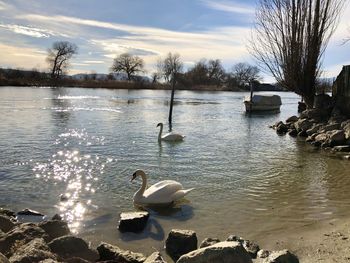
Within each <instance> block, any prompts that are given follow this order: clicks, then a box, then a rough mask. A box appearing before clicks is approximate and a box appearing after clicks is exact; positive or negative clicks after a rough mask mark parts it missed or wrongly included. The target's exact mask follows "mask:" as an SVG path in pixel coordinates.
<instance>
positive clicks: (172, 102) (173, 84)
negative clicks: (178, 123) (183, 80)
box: [169, 73, 175, 127]
mask: <svg viewBox="0 0 350 263" xmlns="http://www.w3.org/2000/svg"><path fill="white" fill-rule="evenodd" d="M171 86H172V89H171V98H170V109H169V125H170V127H171V122H172V117H173V105H174V94H175V74H174V73H173V78H172V84H171Z"/></svg>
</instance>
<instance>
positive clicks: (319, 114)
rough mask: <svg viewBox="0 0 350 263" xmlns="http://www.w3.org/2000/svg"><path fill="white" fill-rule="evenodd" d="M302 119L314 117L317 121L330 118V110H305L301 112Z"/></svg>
mask: <svg viewBox="0 0 350 263" xmlns="http://www.w3.org/2000/svg"><path fill="white" fill-rule="evenodd" d="M300 118H301V119H313V120H316V121H322V120H326V119H327V118H328V112H327V110H324V109H310V110H305V111H303V112H302V113H301V114H300Z"/></svg>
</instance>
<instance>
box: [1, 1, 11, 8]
mask: <svg viewBox="0 0 350 263" xmlns="http://www.w3.org/2000/svg"><path fill="white" fill-rule="evenodd" d="M9 7H10V6H9V5H8V4H6V3H4V2H3V1H0V10H6V9H9Z"/></svg>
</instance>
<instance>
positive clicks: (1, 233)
mask: <svg viewBox="0 0 350 263" xmlns="http://www.w3.org/2000/svg"><path fill="white" fill-rule="evenodd" d="M4 235H5V232H3V231H2V230H1V229H0V238H2V237H3V236H4Z"/></svg>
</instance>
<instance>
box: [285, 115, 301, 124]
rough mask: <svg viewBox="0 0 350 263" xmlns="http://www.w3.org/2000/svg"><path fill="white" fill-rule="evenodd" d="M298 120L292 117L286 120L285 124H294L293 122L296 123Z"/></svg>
mask: <svg viewBox="0 0 350 263" xmlns="http://www.w3.org/2000/svg"><path fill="white" fill-rule="evenodd" d="M298 120H299V118H298V117H297V116H295V115H294V116H291V117H289V118H288V119H286V123H294V122H296V121H298Z"/></svg>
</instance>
